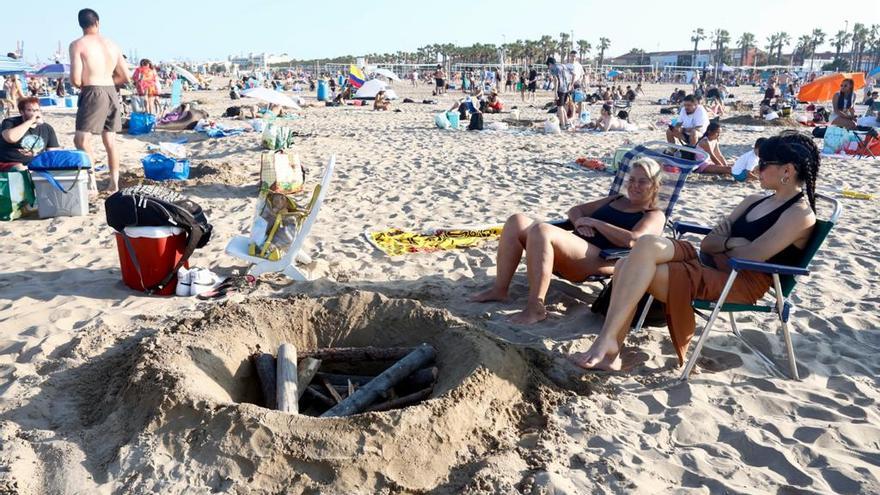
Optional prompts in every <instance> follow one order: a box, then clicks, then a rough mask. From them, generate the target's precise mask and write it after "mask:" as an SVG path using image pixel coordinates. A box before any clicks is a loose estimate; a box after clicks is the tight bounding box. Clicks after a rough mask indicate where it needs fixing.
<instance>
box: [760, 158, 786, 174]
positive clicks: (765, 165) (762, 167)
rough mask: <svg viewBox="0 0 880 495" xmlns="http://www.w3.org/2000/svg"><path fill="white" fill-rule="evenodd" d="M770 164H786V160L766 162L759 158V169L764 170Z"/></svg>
mask: <svg viewBox="0 0 880 495" xmlns="http://www.w3.org/2000/svg"><path fill="white" fill-rule="evenodd" d="M770 165H785V163H784V162H765V161H764V160H758V170H760V171H762V172H763V171H764V170H766V169H767V167H769V166H770Z"/></svg>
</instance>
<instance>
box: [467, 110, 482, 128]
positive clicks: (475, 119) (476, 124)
mask: <svg viewBox="0 0 880 495" xmlns="http://www.w3.org/2000/svg"><path fill="white" fill-rule="evenodd" d="M468 130H469V131H482V130H483V114H482V113H480V112H477V113H472V114H471V121H470V123H469V124H468Z"/></svg>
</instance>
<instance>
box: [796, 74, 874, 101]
mask: <svg viewBox="0 0 880 495" xmlns="http://www.w3.org/2000/svg"><path fill="white" fill-rule="evenodd" d="M844 79H852V80H853V82H855V87H854V88H853V91H858V90H859V89H861V88H863V87H864V86H865V73H864V72H838V73H835V74H828V75H827V76H822V77H818V78H816V80H814V81H813V82H811V83H808V84H804V85H803V86H801V90H800V91H799V92H798V100H799V101H809V102H819V101H831V99H832V98H833V97H834V93H837V92H838V91H840V83H841V82H843V80H844Z"/></svg>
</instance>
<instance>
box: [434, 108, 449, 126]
mask: <svg viewBox="0 0 880 495" xmlns="http://www.w3.org/2000/svg"><path fill="white" fill-rule="evenodd" d="M434 125H436V126H437V128H438V129H444V130H445V129H451V128H452V124H451V123H450V122H449V118H447V117H446V113H445V112H444V113H438V114H437V115H435V116H434Z"/></svg>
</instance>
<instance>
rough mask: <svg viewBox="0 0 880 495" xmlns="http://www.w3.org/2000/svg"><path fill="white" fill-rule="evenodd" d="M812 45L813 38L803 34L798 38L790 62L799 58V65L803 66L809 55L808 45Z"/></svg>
mask: <svg viewBox="0 0 880 495" xmlns="http://www.w3.org/2000/svg"><path fill="white" fill-rule="evenodd" d="M812 43H813V38H811V37H810V35H809V34H804V35H802V36H801V37H800V38H798V40H797V43H796V44H795V48H794V51H793V52H792V60H796V59H797V56H800V59H801V63H802V64H803V62H804V61H806V60H807V54H808V53H810V44H812ZM795 55H797V56H795Z"/></svg>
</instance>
